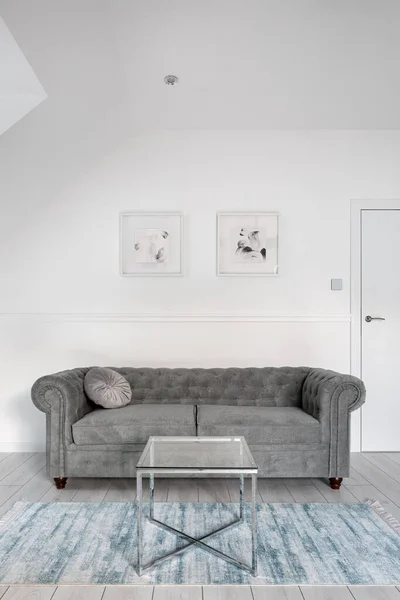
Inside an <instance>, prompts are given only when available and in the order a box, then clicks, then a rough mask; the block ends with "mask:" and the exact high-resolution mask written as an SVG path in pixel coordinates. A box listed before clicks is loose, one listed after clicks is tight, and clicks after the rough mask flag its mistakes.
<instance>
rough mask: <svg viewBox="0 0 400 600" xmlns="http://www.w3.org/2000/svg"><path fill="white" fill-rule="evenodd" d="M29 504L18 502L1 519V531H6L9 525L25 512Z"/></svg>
mask: <svg viewBox="0 0 400 600" xmlns="http://www.w3.org/2000/svg"><path fill="white" fill-rule="evenodd" d="M28 504H29V502H21V501H20V502H16V503H15V504H14V506H13V507H12V508H10V510H9V511H8V512H6V513H5V514H4V515H3V516H2V517H1V519H0V531H1V530H2V529H4V528H5V527H6V526H7V525H9V524H10V523H11V521H14V519H16V517H18V515H19V514H20V513H21V512H22V511H23V510H24V508H25V507H26V506H28Z"/></svg>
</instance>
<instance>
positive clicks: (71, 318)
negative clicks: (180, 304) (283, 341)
mask: <svg viewBox="0 0 400 600" xmlns="http://www.w3.org/2000/svg"><path fill="white" fill-rule="evenodd" d="M0 319H2V320H32V321H44V322H57V323H197V322H200V323H202V322H205V323H219V322H221V323H350V321H351V315H350V314H336V315H333V314H296V313H287V314H273V313H256V312H254V313H92V314H91V313H0Z"/></svg>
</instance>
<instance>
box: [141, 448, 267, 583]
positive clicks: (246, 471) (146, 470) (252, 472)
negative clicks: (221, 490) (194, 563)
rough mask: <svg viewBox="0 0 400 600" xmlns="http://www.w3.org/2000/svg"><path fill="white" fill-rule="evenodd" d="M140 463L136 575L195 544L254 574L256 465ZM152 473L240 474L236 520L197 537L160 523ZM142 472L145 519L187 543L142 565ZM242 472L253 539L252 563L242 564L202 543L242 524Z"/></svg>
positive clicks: (255, 568)
mask: <svg viewBox="0 0 400 600" xmlns="http://www.w3.org/2000/svg"><path fill="white" fill-rule="evenodd" d="M234 437H235V438H236V439H237V437H236V436H234ZM215 439H217V440H218V438H215ZM149 443H150V440H149V442H148V443H147V444H149ZM244 443H246V441H245V440H244ZM147 447H148V446H146V448H145V449H144V451H143V455H144V454H145V452H146V449H147ZM139 465H140V460H139V463H138V466H137V471H136V490H137V510H138V512H137V536H138V546H137V572H138V575H139V576H141V575H142V574H143V573H144V571H147V570H149V569H151V568H153V567H156V566H158V565H159V564H161V563H162V562H164V561H166V560H168V559H169V558H171V557H172V556H177V555H178V554H182V552H184V551H185V550H187V549H188V548H190V547H191V546H192V545H195V546H198V547H199V548H202V549H203V550H205V551H206V552H209V553H210V554H213V555H214V556H216V557H218V558H221V559H223V560H225V561H226V562H228V563H230V564H233V565H235V566H236V567H239V568H241V569H243V570H245V571H247V572H248V573H250V574H251V575H253V576H254V577H255V576H256V575H257V514H256V497H257V471H258V470H257V467H254V468H246V467H244V468H229V467H227V468H208V467H207V468H198V467H193V468H190V467H188V468H173V467H170V468H169V467H162V468H153V467H141V466H139ZM155 473H157V474H163V475H170V476H171V475H172V476H173V475H176V474H177V473H179V474H187V475H190V476H192V477H193V476H196V475H207V474H221V475H239V477H240V491H239V518H237V519H235V520H234V521H232V522H231V523H228V524H227V525H224V526H223V527H220V528H218V529H216V530H214V531H211V532H210V533H207V534H206V535H203V536H202V537H200V538H194V537H192V536H190V535H188V534H187V533H185V532H183V531H180V530H178V529H175V528H174V527H171V526H170V525H168V524H167V523H163V522H162V521H160V520H158V519H156V518H155V516H154V474H155ZM143 475H148V476H149V483H150V514H149V518H148V521H149V523H152V524H153V525H156V526H158V527H160V528H162V529H165V530H166V531H169V532H170V533H174V534H175V535H176V536H179V537H181V538H183V539H185V540H186V541H188V542H189V543H188V544H186V545H185V546H182V547H181V548H177V549H176V550H173V551H172V552H169V553H168V554H165V555H164V556H161V557H160V558H157V559H155V560H153V561H151V562H150V563H148V564H146V565H144V564H143V559H142V553H143V493H142V479H143ZM245 475H248V476H250V477H251V541H252V552H251V566H250V565H247V564H245V563H244V562H241V561H239V560H236V559H234V558H232V557H231V556H228V555H227V554H225V553H224V552H220V551H219V550H217V549H216V548H213V547H212V546H209V545H208V544H206V543H205V540H208V539H209V538H211V537H212V536H214V535H216V534H218V533H221V532H222V531H225V530H227V529H229V528H231V527H234V526H236V525H240V524H241V523H244V477H245Z"/></svg>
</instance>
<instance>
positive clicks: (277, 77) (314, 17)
mask: <svg viewBox="0 0 400 600" xmlns="http://www.w3.org/2000/svg"><path fill="white" fill-rule="evenodd" d="M0 14H1V15H2V16H3V17H4V20H5V22H6V23H7V25H8V27H9V29H10V30H11V32H12V33H13V35H14V36H15V38H16V40H17V42H18V44H19V45H20V47H21V48H22V50H23V52H24V53H25V55H26V57H27V59H28V61H29V62H30V64H31V65H32V67H33V69H34V70H35V72H36V74H37V75H38V77H39V79H40V81H41V82H42V84H43V86H44V88H45V89H46V91H47V93H48V95H49V99H51V98H53V107H51V105H50V103H49V108H48V110H49V111H51V110H56V111H58V114H59V116H60V118H64V117H65V118H67V119H70V121H75V122H76V123H78V122H79V123H80V127H82V126H83V123H87V124H88V126H91V124H93V123H94V121H96V122H97V124H98V126H99V127H103V126H104V124H105V120H107V123H108V125H110V124H111V123H112V121H113V119H116V118H118V120H119V122H120V123H121V120H122V121H123V123H124V126H125V130H126V132H130V133H135V132H137V131H143V130H147V129H154V128H159V127H173V128H285V129H288V128H311V129H315V128H317V129H321V128H323V129H330V128H333V129H336V128H339V129H355V128H361V129H387V128H400V104H399V96H400V69H399V59H400V35H399V31H400V2H399V0H337V1H336V2H332V0H96V1H95V0H69V1H68V2H63V1H62V0H35V2H32V1H31V0H0ZM169 73H172V74H176V75H178V76H179V78H180V83H179V84H178V85H177V86H174V87H168V86H166V85H165V84H164V83H163V78H164V76H165V75H167V74H169ZM45 104H47V102H46V103H45ZM44 106H45V105H44ZM43 110H44V108H43ZM43 114H45V113H43Z"/></svg>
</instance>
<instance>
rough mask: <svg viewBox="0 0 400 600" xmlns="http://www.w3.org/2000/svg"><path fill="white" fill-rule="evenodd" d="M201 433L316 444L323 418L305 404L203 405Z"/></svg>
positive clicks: (252, 440) (199, 419) (257, 441)
mask: <svg viewBox="0 0 400 600" xmlns="http://www.w3.org/2000/svg"><path fill="white" fill-rule="evenodd" d="M197 423H198V435H242V436H244V437H245V438H246V441H247V443H248V444H253V445H254V444H256V445H257V444H268V445H270V444H315V443H320V441H321V428H320V424H319V421H317V419H314V417H311V416H310V415H308V414H307V413H305V412H304V411H303V410H302V409H301V408H295V407H291V406H287V407H273V406H267V407H261V406H215V405H214V406H211V405H207V406H199V407H198V415H197Z"/></svg>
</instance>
